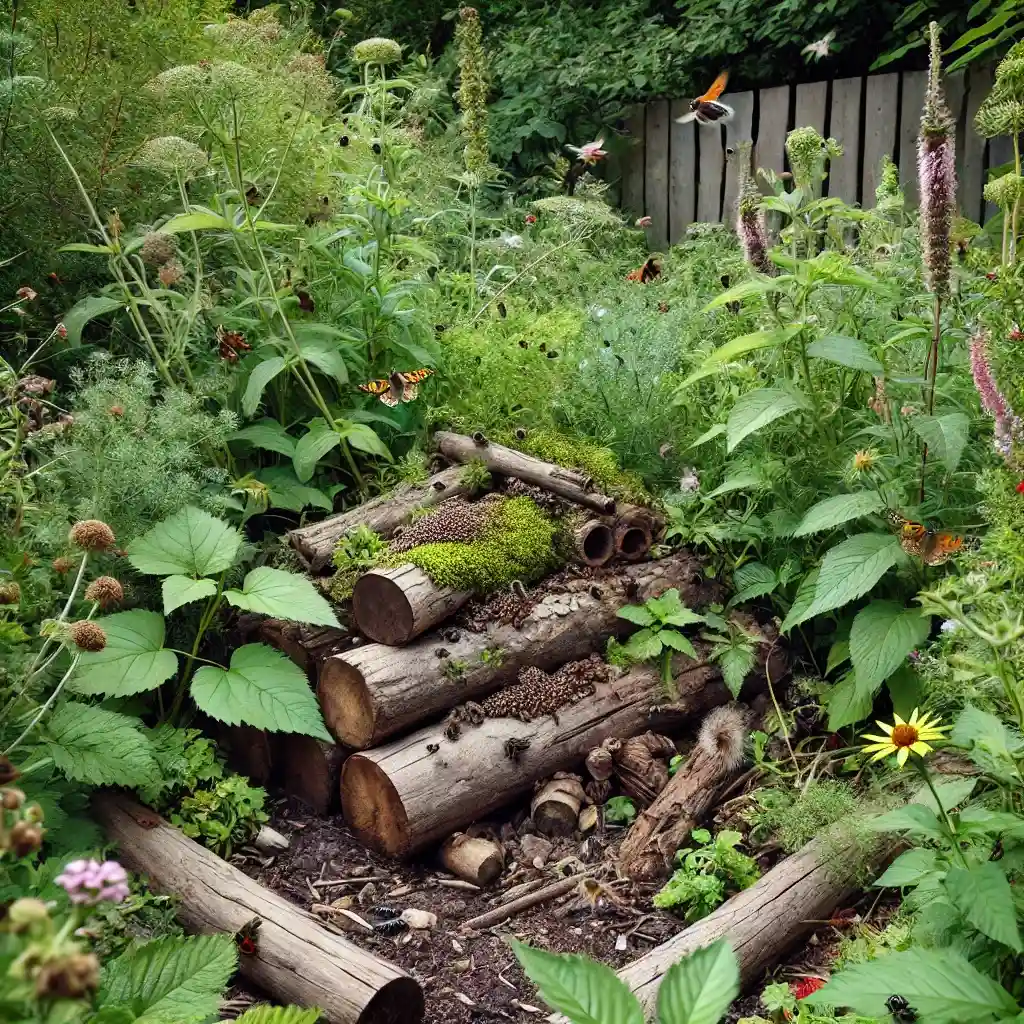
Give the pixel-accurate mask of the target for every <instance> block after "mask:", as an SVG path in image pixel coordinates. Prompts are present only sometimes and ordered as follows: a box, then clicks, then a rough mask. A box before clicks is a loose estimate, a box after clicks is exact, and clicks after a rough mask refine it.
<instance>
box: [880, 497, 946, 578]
mask: <svg viewBox="0 0 1024 1024" xmlns="http://www.w3.org/2000/svg"><path fill="white" fill-rule="evenodd" d="M885 518H886V519H887V520H888V521H889V524H890V525H891V526H892V527H893V528H894V529H895V530H896V533H897V536H898V537H899V542H900V547H901V548H903V550H904V551H906V552H907V554H908V555H916V556H917V557H918V558H920V559H921V560H922V561H923V562H924V564H925V565H942V563H943V562H948V561H949V560H950V559H951V558H952V557H953V556H954V555H955V554H957V553H958V552H959V551H960V549H961V548H962V547H963V546H964V539H963V537H958V536H956V535H955V534H952V533H938V532H936V531H935V530H930V529H928V527H927V526H924V525H923V524H921V523H915V522H912V521H911V520H909V519H907V518H905V517H904V516H902V515H900V513H899V512H897V511H896V510H895V509H891V508H887V509H886V510H885Z"/></svg>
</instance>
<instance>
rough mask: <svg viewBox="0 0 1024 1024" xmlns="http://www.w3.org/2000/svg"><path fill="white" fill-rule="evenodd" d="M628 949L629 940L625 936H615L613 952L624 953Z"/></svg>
mask: <svg viewBox="0 0 1024 1024" xmlns="http://www.w3.org/2000/svg"><path fill="white" fill-rule="evenodd" d="M627 949H629V939H628V938H626V936H625V935H616V936H615V952H616V953H625V952H626V950H627Z"/></svg>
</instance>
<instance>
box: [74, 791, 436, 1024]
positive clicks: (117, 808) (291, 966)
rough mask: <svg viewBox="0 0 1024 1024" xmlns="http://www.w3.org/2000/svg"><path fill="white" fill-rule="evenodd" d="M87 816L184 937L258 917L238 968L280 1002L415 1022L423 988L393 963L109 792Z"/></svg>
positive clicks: (385, 1021) (367, 1018)
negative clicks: (145, 881)
mask: <svg viewBox="0 0 1024 1024" xmlns="http://www.w3.org/2000/svg"><path fill="white" fill-rule="evenodd" d="M92 807H93V813H94V815H95V817H96V819H97V820H98V821H99V823H100V824H101V825H102V826H103V828H104V829H105V831H106V833H107V836H108V838H109V839H111V840H112V841H114V842H116V843H117V844H118V845H119V848H120V852H119V858H120V860H121V862H122V863H123V864H124V865H125V866H126V867H127V868H129V869H130V870H131V871H137V872H139V873H142V874H145V875H146V876H148V878H149V879H150V881H151V882H152V884H153V886H154V887H155V888H157V889H160V890H162V891H164V892H169V893H173V894H174V895H175V896H177V897H178V898H179V900H180V902H179V905H178V916H179V917H180V918H181V920H182V923H183V924H184V925H185V927H186V928H188V929H189V930H190V931H194V932H200V933H204V934H208V933H213V932H228V933H234V932H237V931H238V930H239V929H240V928H241V927H242V926H243V925H244V924H246V923H247V922H248V921H250V920H251V919H252V918H253V917H259V918H260V920H261V922H262V924H261V925H260V933H259V946H258V948H257V951H256V952H255V954H253V955H252V956H244V957H241V959H240V962H239V972H240V973H241V975H242V976H243V977H244V978H245V979H246V980H248V981H250V982H252V983H253V984H255V985H257V986H258V987H259V988H261V989H263V990H264V991H266V992H269V993H270V994H271V995H272V996H274V997H275V999H277V1000H279V1001H280V1002H282V1003H295V1004H298V1005H300V1006H317V1007H319V1008H320V1009H321V1010H322V1011H323V1014H324V1017H323V1019H324V1020H325V1021H327V1022H328V1024H407V1022H408V1024H418V1022H419V1021H421V1020H422V1019H423V1014H424V999H423V990H422V989H421V988H420V986H419V984H418V983H417V982H416V981H415V980H414V979H413V978H411V977H409V975H407V974H406V973H405V972H404V971H402V970H400V969H399V968H398V967H396V966H395V965H394V964H391V963H389V962H388V961H386V960H382V959H380V958H379V957H376V956H374V955H373V954H372V953H368V952H366V951H365V950H363V949H360V948H359V947H358V946H356V945H353V944H352V943H350V942H348V941H346V940H345V939H342V938H338V937H336V936H334V935H332V934H331V933H329V932H327V931H325V930H324V928H323V927H321V925H319V924H318V923H317V922H316V920H315V919H314V918H313V917H312V916H311V915H309V914H307V913H306V912H305V911H304V910H302V909H300V908H299V907H297V906H295V905H294V904H293V903H290V902H289V901H288V900H286V899H284V898H283V897H281V896H278V895H277V893H274V892H271V891H270V890H269V889H266V888H264V887H263V886H262V885H260V884H259V883H258V882H256V881H254V880H253V879H251V878H249V877H248V875H245V874H243V873H242V872H241V871H239V870H238V869H237V868H235V867H232V866H231V865H230V864H228V863H227V862H226V861H224V860H221V859H220V857H218V856H216V854H214V853H211V852H210V851H209V850H207V849H205V848H204V847H202V846H200V845H199V844H198V843H195V842H193V841H192V840H191V839H188V838H187V837H186V836H184V835H182V833H181V832H180V831H179V830H178V829H176V828H172V827H171V826H170V825H168V824H167V822H165V821H164V820H163V819H162V818H160V816H159V815H158V814H156V813H155V812H153V811H150V810H148V809H147V808H145V807H142V806H141V805H140V804H137V803H136V802H135V801H133V800H131V799H129V798H128V797H126V796H124V795H122V794H120V793H116V792H113V791H110V790H106V791H101V792H99V793H97V794H96V795H95V796H94V797H93V802H92Z"/></svg>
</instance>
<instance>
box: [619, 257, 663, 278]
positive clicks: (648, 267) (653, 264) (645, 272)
mask: <svg viewBox="0 0 1024 1024" xmlns="http://www.w3.org/2000/svg"><path fill="white" fill-rule="evenodd" d="M660 276H661V264H660V263H659V262H658V261H657V260H656V259H655V258H654V257H653V256H652V257H651V258H650V259H649V260H648V261H647V262H646V263H645V264H644V265H643V266H642V267H637V268H636V270H631V271H630V272H629V273H628V274H627V275H626V280H627V281H636V282H637V283H639V284H647V283H648V282H649V281H653V280H654V279H655V278H656V277H660Z"/></svg>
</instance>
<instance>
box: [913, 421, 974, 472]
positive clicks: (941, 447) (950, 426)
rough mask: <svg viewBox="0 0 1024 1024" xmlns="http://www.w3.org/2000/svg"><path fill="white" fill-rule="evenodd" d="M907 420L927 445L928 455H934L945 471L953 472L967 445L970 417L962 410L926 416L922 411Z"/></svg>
mask: <svg viewBox="0 0 1024 1024" xmlns="http://www.w3.org/2000/svg"><path fill="white" fill-rule="evenodd" d="M908 422H909V423H910V426H911V427H912V429H913V431H914V433H915V434H917V436H918V437H919V438H921V440H922V441H924V443H925V444H926V445H928V453H929V455H934V456H935V458H937V459H938V460H939V461H940V462H941V463H942V464H943V465H944V466H945V467H946V470H947V472H949V473H955V472H956V467H957V466H959V465H960V459H961V457H962V456H963V454H964V449H965V448H966V447H967V438H968V435H969V433H970V427H971V421H970V419H968V417H967V416H966V415H965V414H964V413H962V412H951V413H947V414H946V415H945V416H926V415H924V414H923V413H922V414H919V415H917V416H912V417H911V418H910V419H909V420H908Z"/></svg>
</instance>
